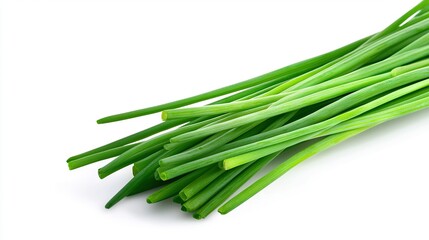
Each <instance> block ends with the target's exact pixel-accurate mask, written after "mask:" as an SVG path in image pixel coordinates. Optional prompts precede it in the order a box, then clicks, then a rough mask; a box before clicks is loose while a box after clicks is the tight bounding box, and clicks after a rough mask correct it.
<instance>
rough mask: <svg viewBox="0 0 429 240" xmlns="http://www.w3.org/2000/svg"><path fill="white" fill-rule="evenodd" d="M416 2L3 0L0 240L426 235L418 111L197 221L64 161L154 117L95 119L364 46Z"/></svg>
mask: <svg viewBox="0 0 429 240" xmlns="http://www.w3.org/2000/svg"><path fill="white" fill-rule="evenodd" d="M417 2H418V1H417V0H412V1H402V0H384V1H383V0H371V1H369V0H368V1H362V0H337V1H335V0H323V1H317V0H300V1H297V0H296V1H286V0H285V1H267V0H260V1H231V0H230V1H194V2H191V1H171V2H169V1H163V0H161V1H137V0H136V1H123V0H116V1H114V0H111V1H101V0H100V1H97V0H81V1H72V0H70V1H66V0H58V1H54V0H51V1H42V0H34V1H23V0H13V1H12V0H11V1H3V3H2V6H1V28H0V30H1V49H0V56H1V87H0V90H1V93H0V97H1V99H0V104H1V108H0V109H1V114H0V116H1V117H0V119H1V130H0V136H1V150H0V154H1V156H0V159H1V163H0V164H1V165H0V171H1V173H0V178H1V179H0V183H1V188H0V190H1V194H0V203H1V209H0V217H1V223H0V228H1V229H0V239H90V238H92V239H193V238H201V239H225V238H232V237H236V238H237V239H246V238H249V237H258V238H259V237H275V239H278V238H280V236H284V237H285V238H287V239H331V240H332V239H429V205H428V203H429V192H428V183H429V174H428V171H429V162H428V159H427V150H428V144H427V142H428V138H429V124H428V122H429V111H428V110H425V111H421V112H419V113H416V114H413V115H411V116H407V117H405V118H402V119H399V120H395V121H393V122H390V123H387V124H384V125H383V126H379V127H377V128H375V129H372V130H371V131H369V132H366V133H363V134H361V135H360V136H357V137H355V138H353V139H350V140H348V141H347V142H344V143H342V144H340V145H339V146H337V147H335V148H333V149H331V150H328V151H326V152H324V153H322V154H320V155H318V156H316V157H313V158H312V159H310V160H308V161H306V162H304V163H303V164H301V165H299V166H298V167H296V168H295V169H293V170H292V171H290V172H289V173H287V174H286V175H285V176H284V177H283V178H281V179H280V180H278V181H277V182H275V183H274V184H272V185H271V186H269V187H268V188H267V189H265V190H264V191H262V192H261V193H260V194H258V195H257V196H256V197H254V198H252V199H251V200H250V201H248V202H246V203H245V204H244V205H242V206H241V207H239V208H237V209H236V210H235V211H233V212H231V213H230V214H228V215H225V216H221V215H219V214H217V213H214V214H213V215H211V216H210V217H208V218H207V219H205V220H203V221H196V220H193V219H192V218H191V217H190V216H189V215H187V214H185V213H183V212H181V211H180V210H179V209H178V206H177V205H175V204H173V203H170V202H166V203H162V204H158V205H148V204H146V203H145V196H146V195H145V194H143V195H139V196H137V197H133V198H128V199H126V200H124V201H122V202H121V203H120V204H118V205H117V206H115V207H114V208H113V209H111V210H105V209H104V208H103V206H104V203H105V202H106V201H107V200H108V199H109V198H110V197H111V196H112V194H114V193H115V192H116V191H117V190H118V189H119V188H120V187H121V186H122V185H123V184H124V183H125V182H126V181H127V180H128V179H129V177H130V171H129V169H126V170H124V171H121V172H119V173H117V174H114V175H113V176H111V177H109V178H108V179H105V180H103V181H101V180H99V179H98V178H97V174H96V170H97V168H98V167H100V166H102V163H99V164H94V165H92V166H88V167H85V168H83V169H78V170H76V171H73V172H70V171H68V169H67V166H66V163H65V160H66V159H67V157H69V156H71V155H74V154H77V153H79V152H82V151H85V150H88V149H90V148H93V147H96V146H98V145H101V144H104V143H106V142H109V141H111V140H115V139H117V138H119V137H122V136H125V135H127V134H130V133H133V132H136V131H139V130H141V129H143V128H146V127H149V126H151V125H153V124H155V123H158V122H159V121H160V116H159V115H154V116H148V117H145V118H139V119H134V120H129V121H124V122H120V123H113V124H109V125H96V123H95V120H96V119H97V118H100V117H103V116H106V115H109V114H113V113H119V112H123V111H127V110H133V109H138V108H141V107H146V106H150V105H154V104H159V103H163V102H166V101H170V100H175V99H178V98H181V97H186V96H190V95H193V94H197V93H201V92H203V91H206V90H211V89H214V88H217V87H221V86H224V85H228V84H231V83H233V82H237V81H241V80H245V79H247V78H250V77H253V76H256V75H259V74H262V73H265V72H268V71H270V70H273V69H276V68H279V67H282V66H284V65H287V64H289V63H293V62H296V61H298V60H302V59H306V58H309V57H312V56H314V55H317V54H321V53H323V52H326V51H329V50H332V49H335V48H337V47H339V46H342V45H344V44H347V43H349V42H352V41H354V40H356V39H359V38H362V37H364V36H366V35H369V34H372V33H374V32H377V31H379V30H381V29H382V28H383V27H385V26H387V25H388V24H389V23H390V22H392V21H393V20H395V19H396V18H397V17H399V16H400V15H401V14H403V13H405V12H406V11H407V10H408V9H410V8H411V7H412V6H414V5H415V4H417Z"/></svg>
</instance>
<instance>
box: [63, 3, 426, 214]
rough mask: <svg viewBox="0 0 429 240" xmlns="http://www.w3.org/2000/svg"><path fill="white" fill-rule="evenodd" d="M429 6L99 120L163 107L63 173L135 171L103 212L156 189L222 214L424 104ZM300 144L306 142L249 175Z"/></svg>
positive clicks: (189, 208)
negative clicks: (335, 44)
mask: <svg viewBox="0 0 429 240" xmlns="http://www.w3.org/2000/svg"><path fill="white" fill-rule="evenodd" d="M428 10H429V0H425V1H422V2H420V3H419V4H418V5H416V6H415V7H413V8H412V9H411V10H409V11H408V12H406V13H405V14H404V15H403V16H401V17H400V18H398V19H397V20H396V21H394V22H393V23H392V24H390V25H389V26H388V27H387V28H385V29H383V30H382V31H380V32H378V33H376V34H373V35H371V36H369V37H366V38H363V39H361V40H358V41H356V42H354V43H351V44H349V45H346V46H344V47H341V48H339V49H337V50H334V51H331V52H328V53H325V54H322V55H319V56H317V57H314V58H310V59H308V60H304V61H301V62H298V63H295V64H291V65H289V66H286V67H284V68H281V69H278V70H275V71H272V72H270V73H267V74H264V75H261V76H259V77H256V78H252V79H250V80H247V81H243V82H240V83H236V84H232V85H229V86H227V87H223V88H219V89H217V90H214V91H210V92H206V93H203V94H200V95H196V96H193V97H189V98H184V99H181V100H178V101H174V102H170V103H166V104H161V105H158V106H154V107H149V108H144V109H140V110H135V111H131V112H126V113H121V114H116V115H112V116H109V117H105V118H102V119H100V120H98V121H97V122H98V123H108V122H114V121H120V120H125V119H129V118H134V117H139V116H144V115H148V114H152V113H157V112H162V113H161V117H162V119H163V120H164V122H162V123H160V124H158V125H155V126H153V127H150V128H148V129H144V130H142V131H140V132H137V133H134V134H131V135H129V136H126V137H124V138H121V139H119V140H117V141H113V142H111V143H108V144H106V145H103V146H101V147H98V148H94V149H92V150H90V151H87V152H84V153H81V154H78V155H75V156H73V157H70V158H69V159H68V160H67V164H68V166H69V169H70V170H72V169H77V168H80V167H82V166H85V165H88V164H92V163H96V162H99V161H101V160H106V159H109V158H113V160H111V161H109V162H108V163H107V164H106V165H104V166H102V167H101V168H99V170H98V175H99V177H100V178H105V177H107V176H109V175H111V174H113V173H114V172H116V171H118V170H120V169H122V168H124V167H127V166H130V165H132V173H133V175H134V176H133V177H132V178H131V179H130V180H129V182H128V183H127V184H125V186H123V187H122V188H121V189H120V190H119V191H118V193H117V194H115V195H114V196H113V197H112V198H111V199H110V200H109V201H108V203H107V204H106V206H105V207H106V208H110V207H112V206H113V205H115V204H116V203H118V202H119V201H120V200H122V199H124V198H125V197H127V196H131V195H135V194H138V193H141V192H144V191H147V190H151V189H154V188H159V189H157V190H155V191H154V192H152V193H151V194H150V195H149V196H148V197H147V202H148V203H156V202H159V201H163V200H166V199H169V198H172V200H173V201H174V202H176V203H179V204H181V209H182V210H183V211H186V212H193V217H194V218H196V219H203V218H205V217H207V216H208V215H209V214H210V213H211V212H213V211H214V210H215V209H216V208H218V207H219V206H221V207H220V208H219V210H218V211H219V212H220V213H222V214H225V213H228V212H230V211H231V210H233V209H235V208H236V207H238V206H239V205H241V204H242V203H244V202H245V201H247V200H248V199H249V198H251V197H252V196H254V195H255V194H256V193H258V192H259V191H261V190H262V189H263V188H265V187H267V186H268V185H269V184H271V183H272V182H273V181H275V180H276V179H278V178H279V177H281V176H282V175H283V174H285V173H286V172H287V171H289V170H290V169H292V168H293V167H294V166H296V165H297V164H299V163H300V162H302V161H304V160H305V159H307V158H309V157H311V156H313V155H315V154H317V153H319V152H321V151H324V150H326V149H328V148H330V147H333V146H335V145H337V144H338V143H340V142H342V141H344V140H346V139H348V138H350V137H352V136H355V135H357V134H359V133H361V132H364V131H366V130H368V129H370V128H373V127H375V126H377V125H379V124H382V123H384V122H387V121H390V120H393V119H396V118H398V117H402V116H405V115H407V114H411V113H413V112H416V111H420V110H422V109H425V108H428V107H429V12H428ZM220 96H223V97H222V98H221V99H220V100H216V101H213V102H211V103H209V104H208V105H205V106H196V107H186V106H188V105H190V104H194V103H198V102H201V101H205V100H208V99H212V98H216V97H220ZM301 143H307V144H308V143H311V145H310V146H309V147H307V148H305V149H304V150H302V151H300V152H298V153H297V154H295V155H293V156H292V157H290V158H289V159H285V160H283V161H281V162H280V164H278V166H277V167H275V168H274V170H272V171H270V172H268V173H267V174H265V175H263V176H262V177H260V178H259V179H258V180H256V181H253V178H255V177H256V174H257V173H258V172H260V171H261V170H262V169H264V168H265V167H266V166H267V165H269V164H274V163H273V160H274V159H275V158H276V157H278V156H279V155H280V154H281V153H283V152H289V151H290V149H292V148H293V147H295V146H297V145H299V144H301ZM249 182H253V183H251V184H250V185H249V187H247V188H245V189H244V190H243V191H241V192H239V193H238V194H237V195H235V196H234V197H232V198H231V199H230V200H229V201H228V198H230V197H231V196H233V194H235V193H236V192H237V191H239V189H240V187H242V186H243V185H245V184H246V183H249Z"/></svg>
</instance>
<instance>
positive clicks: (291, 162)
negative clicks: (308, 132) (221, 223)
mask: <svg viewBox="0 0 429 240" xmlns="http://www.w3.org/2000/svg"><path fill="white" fill-rule="evenodd" d="M365 130H367V128H363V129H358V130H353V131H349V132H345V133H340V134H336V135H333V136H330V137H327V138H325V139H323V140H321V141H319V142H317V143H315V144H313V145H311V146H310V147H308V148H306V149H304V150H303V151H301V152H299V153H297V154H296V155H294V156H292V157H291V158H289V159H288V160H286V161H284V162H283V163H282V164H280V165H279V166H277V167H276V168H275V169H274V170H272V171H271V172H269V173H268V174H266V175H265V176H264V177H262V178H260V179H259V180H258V181H256V182H255V183H253V184H252V185H250V186H249V187H248V188H246V189H245V190H243V191H242V192H240V193H239V194H238V195H236V196H235V197H233V198H232V199H231V200H229V201H228V202H227V203H225V204H224V205H223V206H222V207H220V208H219V210H218V211H219V212H220V213H221V214H226V213H228V212H230V211H232V210H233V209H235V208H236V207H238V206H239V205H241V204H242V203H244V202H245V201H247V200H248V199H249V198H251V197H252V196H254V195H255V194H256V193H258V192H259V191H261V190H262V189H264V188H265V187H267V186H268V185H269V184H271V183H272V182H274V181H275V180H276V179H278V178H279V177H281V176H282V175H283V174H285V173H286V172H287V171H289V170H290V169H291V168H293V167H294V166H296V165H298V164H299V163H301V162H302V161H304V160H305V159H308V158H310V157H311V156H313V155H315V154H317V153H319V152H322V151H324V150H326V149H328V148H330V147H333V146H335V145H337V144H339V143H340V142H342V141H345V140H346V139H349V138H351V137H353V136H355V135H357V134H359V133H361V132H363V131H365Z"/></svg>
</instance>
